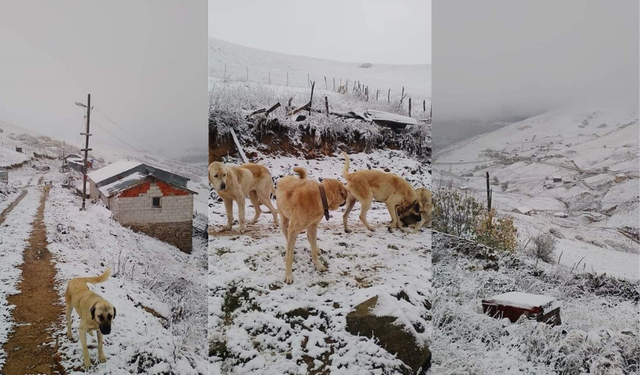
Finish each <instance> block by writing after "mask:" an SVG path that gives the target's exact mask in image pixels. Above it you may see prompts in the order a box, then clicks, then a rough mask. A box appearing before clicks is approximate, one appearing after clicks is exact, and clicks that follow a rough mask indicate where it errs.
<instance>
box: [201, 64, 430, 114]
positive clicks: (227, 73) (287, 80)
mask: <svg viewBox="0 0 640 375" xmlns="http://www.w3.org/2000/svg"><path fill="white" fill-rule="evenodd" d="M209 77H210V78H211V77H213V78H217V79H222V80H223V81H224V82H252V83H259V84H264V85H274V86H285V87H295V88H305V87H306V88H309V89H311V85H312V84H313V82H315V88H316V89H323V90H331V91H335V92H339V93H344V94H349V93H351V94H360V95H362V96H364V97H366V100H367V101H373V100H376V101H377V100H380V101H387V102H388V103H395V102H399V103H402V105H403V107H404V108H406V109H408V107H409V106H410V105H411V106H412V110H413V111H414V113H418V112H429V113H431V98H424V97H423V98H419V97H413V98H412V95H411V94H410V93H409V92H408V91H405V89H404V87H403V88H402V89H401V90H399V89H391V88H381V87H373V86H369V85H368V84H367V83H366V82H361V81H359V80H355V79H350V78H349V77H334V76H331V75H317V74H310V73H306V74H305V73H300V72H299V71H289V70H287V69H286V68H285V69H280V70H277V71H271V70H269V69H266V68H265V69H259V68H250V67H249V66H247V65H232V64H222V63H212V62H210V63H209ZM212 89H213V82H211V81H210V84H209V91H212ZM410 99H412V100H411V103H412V104H409V102H410ZM429 117H431V116H429Z"/></svg>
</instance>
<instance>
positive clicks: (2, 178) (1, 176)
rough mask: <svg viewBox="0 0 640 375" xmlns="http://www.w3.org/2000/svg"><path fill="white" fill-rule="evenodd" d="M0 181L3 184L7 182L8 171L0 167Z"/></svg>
mask: <svg viewBox="0 0 640 375" xmlns="http://www.w3.org/2000/svg"><path fill="white" fill-rule="evenodd" d="M0 182H1V183H3V184H8V183H9V171H7V170H6V169H0Z"/></svg>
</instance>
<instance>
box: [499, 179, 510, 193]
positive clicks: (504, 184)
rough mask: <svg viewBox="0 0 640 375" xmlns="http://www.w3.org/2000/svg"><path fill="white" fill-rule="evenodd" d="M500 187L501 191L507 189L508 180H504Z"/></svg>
mask: <svg viewBox="0 0 640 375" xmlns="http://www.w3.org/2000/svg"><path fill="white" fill-rule="evenodd" d="M500 187H501V188H502V191H507V189H508V188H509V181H504V182H503V183H502V184H501V185H500Z"/></svg>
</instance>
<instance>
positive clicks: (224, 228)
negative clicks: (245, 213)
mask: <svg viewBox="0 0 640 375" xmlns="http://www.w3.org/2000/svg"><path fill="white" fill-rule="evenodd" d="M228 230H231V225H225V226H224V227H222V229H220V232H226V231H228Z"/></svg>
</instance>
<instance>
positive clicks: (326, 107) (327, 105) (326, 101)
mask: <svg viewBox="0 0 640 375" xmlns="http://www.w3.org/2000/svg"><path fill="white" fill-rule="evenodd" d="M324 108H325V109H326V110H327V116H329V98H327V96H326V95H325V96H324Z"/></svg>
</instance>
